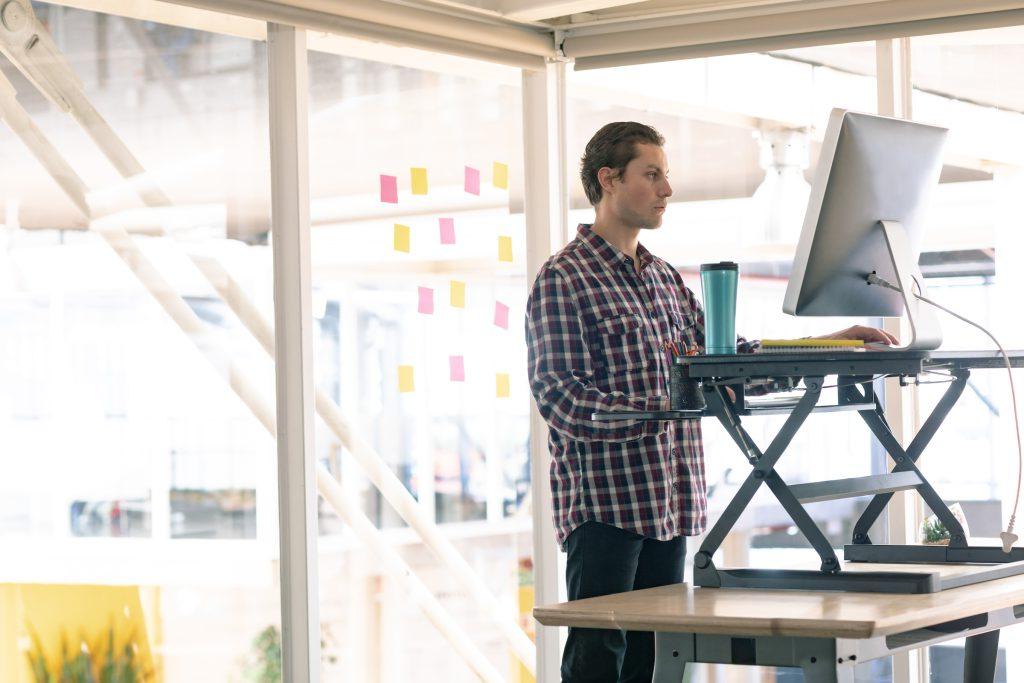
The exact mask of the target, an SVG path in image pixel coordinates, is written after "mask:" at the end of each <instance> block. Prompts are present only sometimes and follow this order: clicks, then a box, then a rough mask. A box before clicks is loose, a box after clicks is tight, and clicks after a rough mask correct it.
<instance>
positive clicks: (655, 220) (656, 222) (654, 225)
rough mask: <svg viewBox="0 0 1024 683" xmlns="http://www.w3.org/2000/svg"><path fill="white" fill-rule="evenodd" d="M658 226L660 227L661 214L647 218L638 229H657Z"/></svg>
mask: <svg viewBox="0 0 1024 683" xmlns="http://www.w3.org/2000/svg"><path fill="white" fill-rule="evenodd" d="M660 227H661V216H658V217H657V218H653V219H651V220H649V221H648V222H647V223H646V224H645V225H643V226H642V227H641V228H640V229H641V230H657V229H658V228H660Z"/></svg>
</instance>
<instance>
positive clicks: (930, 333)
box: [864, 221, 942, 351]
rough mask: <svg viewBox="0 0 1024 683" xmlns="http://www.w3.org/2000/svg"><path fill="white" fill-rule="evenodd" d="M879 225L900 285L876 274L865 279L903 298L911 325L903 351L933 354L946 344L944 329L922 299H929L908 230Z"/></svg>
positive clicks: (896, 224)
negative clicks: (944, 342) (921, 297)
mask: <svg viewBox="0 0 1024 683" xmlns="http://www.w3.org/2000/svg"><path fill="white" fill-rule="evenodd" d="M878 225H879V226H880V228H881V230H882V235H883V236H884V237H885V245H886V247H887V250H888V252H889V258H890V259H892V266H893V272H895V273H896V283H895V284H893V283H891V282H888V281H887V280H884V279H882V278H880V277H878V274H877V273H876V272H874V271H872V272H871V273H869V274H868V275H867V276H865V278H864V280H865V282H866V283H867V284H868V285H878V286H880V287H885V288H887V289H891V290H893V291H896V292H899V293H900V296H901V297H902V299H903V306H904V310H906V312H907V322H909V323H910V341H909V342H908V343H907V344H906V345H904V346H903V347H901V348H903V349H905V350H908V351H913V350H918V351H931V350H933V349H937V348H939V346H940V345H941V344H942V330H941V329H940V328H939V321H938V318H937V317H936V315H935V311H933V310H932V308H931V307H930V306H923V305H922V302H921V301H919V300H918V296H925V288H924V276H922V275H921V270H920V268H918V266H917V263H915V262H914V258H913V252H912V251H911V249H910V244H909V242H908V241H907V231H906V230H904V228H903V225H902V224H901V223H900V222H899V221H879V222H878Z"/></svg>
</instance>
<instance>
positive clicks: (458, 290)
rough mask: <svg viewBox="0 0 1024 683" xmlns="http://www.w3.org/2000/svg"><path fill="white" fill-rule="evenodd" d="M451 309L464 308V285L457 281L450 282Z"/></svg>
mask: <svg viewBox="0 0 1024 683" xmlns="http://www.w3.org/2000/svg"><path fill="white" fill-rule="evenodd" d="M451 301H452V307H454V308H465V307H466V283H465V282H459V281H458V280H452V291H451Z"/></svg>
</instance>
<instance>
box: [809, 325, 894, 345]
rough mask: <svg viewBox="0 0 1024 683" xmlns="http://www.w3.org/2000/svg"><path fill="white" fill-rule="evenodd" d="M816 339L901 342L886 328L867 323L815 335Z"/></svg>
mask: <svg viewBox="0 0 1024 683" xmlns="http://www.w3.org/2000/svg"><path fill="white" fill-rule="evenodd" d="M813 338H814V339H860V340H861V341H863V342H865V343H871V342H876V343H880V344H890V345H896V344H899V343H900V340H899V339H897V338H896V337H894V336H892V335H891V334H889V333H888V332H886V331H885V330H880V329H878V328H877V327H868V326H867V325H854V326H852V327H847V328H846V329H845V330H839V331H838V332H833V333H832V334H825V335H822V336H820V337H813Z"/></svg>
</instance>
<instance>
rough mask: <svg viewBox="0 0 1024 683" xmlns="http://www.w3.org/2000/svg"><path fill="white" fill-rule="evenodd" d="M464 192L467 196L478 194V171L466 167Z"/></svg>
mask: <svg viewBox="0 0 1024 683" xmlns="http://www.w3.org/2000/svg"><path fill="white" fill-rule="evenodd" d="M465 187H466V192H468V193H469V194H475V195H479V194H480V171H479V170H478V169H475V168H473V167H472V166H467V167H466V182H465Z"/></svg>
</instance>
